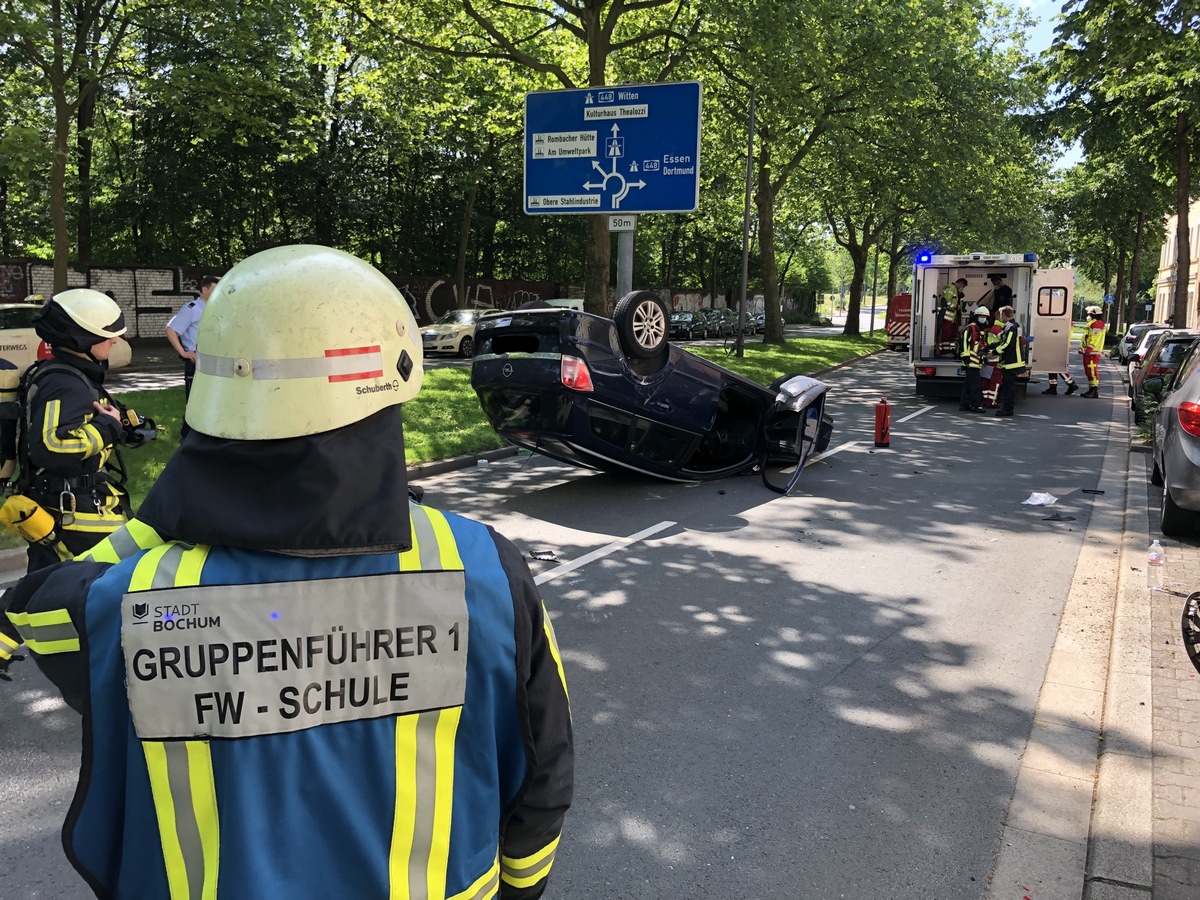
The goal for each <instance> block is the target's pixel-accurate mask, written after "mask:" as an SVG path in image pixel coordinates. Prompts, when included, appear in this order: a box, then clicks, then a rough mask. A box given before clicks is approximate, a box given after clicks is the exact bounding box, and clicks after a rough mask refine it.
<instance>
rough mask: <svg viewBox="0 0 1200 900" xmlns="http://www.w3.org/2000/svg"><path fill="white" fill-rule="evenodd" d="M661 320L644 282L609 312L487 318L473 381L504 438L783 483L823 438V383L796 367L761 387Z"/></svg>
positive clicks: (827, 425)
mask: <svg viewBox="0 0 1200 900" xmlns="http://www.w3.org/2000/svg"><path fill="white" fill-rule="evenodd" d="M667 321H668V314H667V308H666V305H665V304H664V303H663V301H662V300H661V299H660V298H659V297H658V295H657V294H654V293H651V292H649V291H638V292H634V293H631V294H628V295H626V296H625V297H624V298H622V300H621V302H620V303H618V304H617V307H616V310H615V312H614V316H613V318H612V319H607V318H604V317H602V316H596V315H592V314H590V313H583V312H578V311H573V310H563V309H550V308H545V309H524V310H519V311H514V312H513V313H512V315H511V316H498V317H489V318H488V319H486V320H484V321H483V322H481V323H480V325H479V328H478V331H477V333H476V337H477V340H478V353H477V355H476V357H475V360H474V363H473V364H472V366H471V384H472V386H473V387H474V388H475V393H476V394H477V395H478V397H479V402H480V405H481V406H482V407H483V410H484V412H485V414H486V415H487V417H488V420H489V421H490V422H491V423H492V427H494V428H495V429H496V431H497V432H498V433H499V434H500V435H501V436H502V437H504V438H505V439H507V440H508V441H510V442H512V443H514V444H517V445H518V446H521V447H526V448H528V449H530V450H533V451H536V452H538V453H542V454H544V455H546V456H550V457H552V458H554V459H558V460H561V461H563V462H566V463H570V464H572V465H578V466H583V467H585V468H592V469H602V470H607V471H615V472H629V471H635V472H640V473H642V474H644V475H650V476H653V477H656V478H662V479H666V480H669V481H703V480H709V479H714V478H722V477H725V476H729V475H735V474H738V473H742V472H746V471H751V470H754V469H756V468H758V469H760V470H761V475H762V478H763V482H764V483H765V484H766V485H767V486H768V487H770V488H772V489H773V490H776V491H779V492H781V493H787V492H789V491H790V490H791V489H792V488H793V487H794V486H795V484H796V481H797V480H798V479H799V477H800V474H801V472H802V471H803V468H804V462H805V461H806V460H807V459H808V457H809V455H810V454H812V453H813V452H820V451H821V450H823V449H824V448H825V447H827V446H828V444H829V440H830V437H831V435H832V433H833V420H832V419H831V418H830V417H829V416H827V415H826V414H825V411H824V408H825V394H826V391H827V390H828V386H827V385H825V384H823V383H821V382H820V381H817V380H816V379H813V378H809V377H807V376H804V375H796V376H783V377H781V378H779V379H778V380H777V381H776V383H775V384H773V385H772V386H771V387H763V386H762V385H760V384H758V383H756V382H753V381H751V380H749V379H747V378H743V377H742V376H741V375H738V374H736V373H734V372H731V371H729V370H728V369H724V368H722V367H721V366H718V365H716V364H715V363H712V362H709V361H708V360H705V359H701V358H700V357H698V356H695V355H693V354H691V353H688V352H687V351H686V350H683V349H682V348H680V347H678V346H676V345H675V344H672V343H670V342H669V341H668V340H667V331H666V326H667ZM780 466H782V467H783V468H784V470H785V471H784V472H783V473H782V474H781V473H780V472H779V471H778V469H779V468H780Z"/></svg>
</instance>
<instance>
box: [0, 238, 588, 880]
mask: <svg viewBox="0 0 1200 900" xmlns="http://www.w3.org/2000/svg"><path fill="white" fill-rule="evenodd" d="M199 348H200V349H199V353H198V355H197V360H196V378H195V382H194V384H193V386H192V393H191V397H190V398H189V399H188V404H187V413H186V415H187V421H188V424H189V425H190V426H191V430H190V431H189V432H188V434H187V435H186V436H185V437H184V438H183V439H182V440H181V442H180V445H179V449H178V451H177V452H176V453H175V455H174V456H173V457H172V458H171V460H170V461H169V462H168V463H167V465H166V468H165V469H164V471H163V473H162V475H161V476H160V478H159V479H158V481H157V482H156V483H155V485H154V486H153V487H152V488H151V489H150V492H149V493H148V494H147V496H146V499H145V500H144V501H143V503H142V505H141V507H140V509H139V510H138V516H137V518H136V519H132V520H130V521H129V523H128V525H127V526H126V527H125V528H123V529H121V530H120V531H117V532H115V533H114V534H112V535H111V536H110V537H108V538H107V539H105V540H104V541H102V542H101V543H100V544H98V545H96V546H95V547H94V548H92V550H90V551H88V552H87V553H85V554H83V555H81V556H80V557H79V558H78V559H76V560H74V561H71V562H67V563H64V564H62V565H60V566H55V567H52V568H49V569H45V570H42V571H39V572H34V573H33V574H31V575H27V576H25V578H24V579H22V580H21V581H20V582H19V583H18V584H17V585H16V587H14V588H12V589H11V590H10V591H9V593H8V594H6V595H5V598H4V601H5V603H6V604H7V610H6V614H7V618H8V621H9V622H11V623H13V624H14V625H16V626H17V630H18V631H19V633H20V637H21V638H22V639H24V641H25V643H26V646H27V647H28V648H29V649H30V651H31V652H32V653H33V655H34V657H35V659H36V660H37V661H38V663H39V665H40V666H41V667H42V669H43V670H44V671H45V673H46V674H47V676H48V677H49V678H50V679H51V680H52V681H54V683H55V685H56V686H57V687H58V688H59V690H61V691H62V693H63V696H64V698H65V699H66V700H67V702H68V703H69V704H70V705H71V706H72V707H73V708H75V709H77V710H79V711H81V712H82V714H83V716H84V728H83V734H84V740H85V747H84V755H83V758H84V759H85V760H86V765H85V766H84V767H83V768H82V769H81V771H80V784H79V787H78V789H77V792H76V795H75V802H74V804H73V805H72V808H71V815H70V818H69V820H68V822H67V825H66V827H65V829H64V832H63V842H64V845H65V847H66V849H67V852H68V857H69V859H70V860H71V863H72V864H73V865H74V866H75V868H76V869H77V870H78V871H79V872H80V873H81V874H82V875H83V876H84V877H85V878H86V879H87V880H88V883H89V884H90V885H91V886H92V888H93V889H94V890H95V891H96V892H97V894H99V895H103V896H107V897H112V898H114V900H123V898H137V900H167V898H177V897H185V896H186V897H193V898H198V897H231V898H237V897H284V896H287V897H289V898H294V900H328V898H332V897H355V898H364V900H365V898H392V900H416V898H430V897H441V898H447V900H450V898H455V900H472V898H483V897H499V898H502V900H534V898H538V897H541V896H542V893H543V892H544V890H545V888H546V883H547V878H548V877H549V874H550V869H551V866H552V864H553V862H554V857H555V853H556V850H557V847H558V842H559V834H560V830H561V827H562V823H563V818H564V816H565V814H566V810H567V807H568V806H569V804H570V802H571V793H572V783H573V769H574V762H573V744H572V731H571V717H570V709H569V706H568V702H567V691H566V682H565V676H564V674H563V663H562V657H561V655H560V653H559V650H558V646H557V642H556V639H555V636H554V629H553V627H552V625H551V623H550V618H549V615H548V614H547V612H546V608H545V606H544V605H543V603H542V602H541V600H540V599H539V597H538V589H537V587H536V585H535V584H534V581H533V577H532V575H531V574H530V572H529V569H528V567H527V566H526V564H525V561H524V559H523V558H522V556H521V553H520V551H519V550H518V549H517V548H516V547H514V546H513V545H512V544H511V543H510V542H509V541H507V540H505V539H504V538H503V537H500V536H499V535H497V534H496V533H495V532H494V531H492V530H491V529H490V528H488V527H486V526H484V525H482V524H479V523H478V522H474V521H471V520H469V519H465V518H462V517H460V516H457V515H453V514H451V513H443V512H439V511H438V510H435V509H432V508H429V507H426V506H423V505H421V504H419V503H418V502H416V501H414V500H413V499H411V496H410V492H409V486H408V479H407V476H406V467H405V458H404V430H403V419H402V416H401V404H402V403H404V402H405V401H406V400H409V399H411V398H412V397H414V396H416V394H417V392H418V391H419V390H420V388H421V383H422V378H423V374H422V347H421V338H420V334H419V331H418V329H417V323H416V320H415V319H414V317H413V314H412V311H411V310H410V309H409V306H408V303H407V302H406V301H405V299H404V297H403V296H402V295H401V294H400V292H399V291H398V290H397V289H396V288H395V286H394V285H393V284H392V283H391V282H390V281H389V280H388V279H387V278H386V277H385V276H384V275H383V274H381V273H380V272H378V271H377V270H375V269H374V268H373V267H371V266H370V265H368V264H367V263H365V262H363V261H362V260H359V259H357V258H355V257H353V256H350V255H349V254H346V253H342V252H340V251H338V250H332V249H329V248H327V247H316V246H292V247H277V248H274V249H272V250H266V251H263V252H262V253H258V254H255V255H254V256H251V257H249V258H248V259H245V260H243V261H242V262H240V263H238V264H237V265H236V266H234V267H233V268H232V269H231V270H230V271H229V273H228V274H227V275H226V276H225V277H224V278H223V279H222V280H221V283H220V285H218V287H217V289H216V291H215V292H214V293H213V295H212V299H211V300H210V301H209V304H208V308H207V309H206V311H205V314H204V318H203V319H202V320H201V324H200V334H199ZM235 707H236V708H235ZM179 823H183V824H182V825H181V824H179ZM184 825H186V828H185V827H184Z"/></svg>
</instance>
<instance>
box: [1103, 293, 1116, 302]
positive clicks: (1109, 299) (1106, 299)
mask: <svg viewBox="0 0 1200 900" xmlns="http://www.w3.org/2000/svg"><path fill="white" fill-rule="evenodd" d="M1116 299H1117V298H1116V297H1114V296H1113V295H1112V294H1105V295H1104V302H1105V303H1110V304H1111V303H1112V302H1113V301H1114V300H1116Z"/></svg>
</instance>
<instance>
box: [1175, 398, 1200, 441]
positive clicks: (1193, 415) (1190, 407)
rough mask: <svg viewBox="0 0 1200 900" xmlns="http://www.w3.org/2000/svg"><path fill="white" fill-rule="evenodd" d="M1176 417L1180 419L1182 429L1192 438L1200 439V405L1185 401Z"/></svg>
mask: <svg viewBox="0 0 1200 900" xmlns="http://www.w3.org/2000/svg"><path fill="white" fill-rule="evenodd" d="M1175 415H1176V416H1178V417H1179V427H1180V428H1182V429H1183V430H1184V431H1186V432H1187V433H1188V434H1190V435H1191V436H1192V437H1200V403H1193V402H1192V401H1191V400H1185V401H1184V402H1183V403H1180V404H1179V409H1177V410H1175Z"/></svg>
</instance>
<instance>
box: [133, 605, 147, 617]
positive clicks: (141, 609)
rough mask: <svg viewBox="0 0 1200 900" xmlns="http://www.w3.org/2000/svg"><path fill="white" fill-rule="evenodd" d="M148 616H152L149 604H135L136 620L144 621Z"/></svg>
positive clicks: (134, 614) (134, 615)
mask: <svg viewBox="0 0 1200 900" xmlns="http://www.w3.org/2000/svg"><path fill="white" fill-rule="evenodd" d="M148 615H150V604H149V603H135V604H133V617H134V618H135V619H144V618H146V616H148Z"/></svg>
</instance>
